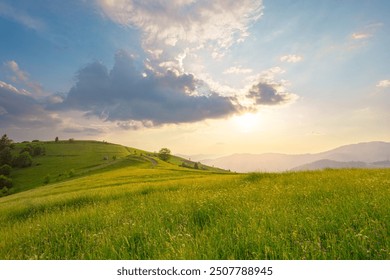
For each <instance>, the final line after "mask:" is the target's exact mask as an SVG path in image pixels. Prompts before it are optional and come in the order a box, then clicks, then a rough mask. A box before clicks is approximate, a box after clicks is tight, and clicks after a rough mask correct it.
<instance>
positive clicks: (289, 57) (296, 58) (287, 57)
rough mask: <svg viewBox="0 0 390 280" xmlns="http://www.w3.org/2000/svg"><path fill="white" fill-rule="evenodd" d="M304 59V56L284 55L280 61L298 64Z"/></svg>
mask: <svg viewBox="0 0 390 280" xmlns="http://www.w3.org/2000/svg"><path fill="white" fill-rule="evenodd" d="M302 59H303V57H302V56H300V55H296V54H289V55H284V56H282V57H281V58H280V61H282V62H290V63H296V62H300V61H301V60H302Z"/></svg>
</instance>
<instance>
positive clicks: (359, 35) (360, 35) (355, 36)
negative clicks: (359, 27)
mask: <svg viewBox="0 0 390 280" xmlns="http://www.w3.org/2000/svg"><path fill="white" fill-rule="evenodd" d="M371 36H372V35H371V34H369V33H353V34H352V35H351V37H352V39H355V40H361V39H366V38H368V37H371Z"/></svg>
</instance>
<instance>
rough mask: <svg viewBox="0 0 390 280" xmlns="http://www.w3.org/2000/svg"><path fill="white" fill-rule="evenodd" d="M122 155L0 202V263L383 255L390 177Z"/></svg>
mask: <svg viewBox="0 0 390 280" xmlns="http://www.w3.org/2000/svg"><path fill="white" fill-rule="evenodd" d="M100 145H103V144H100ZM95 148H96V147H95ZM111 148H113V147H111ZM111 148H109V149H111ZM117 148H118V150H117V149H116V148H115V149H114V150H115V151H113V153H116V154H117V155H118V159H117V160H116V161H112V160H110V162H111V163H110V164H108V163H107V162H104V163H100V165H99V166H98V167H96V166H95V167H92V166H90V165H92V164H90V163H91V162H99V161H101V156H102V155H103V154H107V153H108V152H107V150H105V151H104V152H102V153H100V154H99V155H98V156H97V157H96V158H94V159H93V158H92V159H90V160H85V161H84V164H81V165H79V166H75V167H72V165H71V164H70V163H66V164H65V167H64V169H65V170H64V171H62V172H65V171H68V170H70V168H73V169H74V170H75V176H74V177H69V176H68V177H67V178H66V179H64V180H62V181H61V180H58V182H56V181H54V182H53V181H52V182H51V183H49V184H47V185H42V184H41V185H40V186H37V185H38V182H36V183H35V185H34V184H33V185H31V186H30V187H28V188H27V189H22V188H19V190H20V191H19V192H18V193H15V194H12V195H9V196H6V197H2V198H0V225H1V227H0V259H283V260H285V259H385V260H388V259H390V170H389V169H387V170H386V169H377V170H358V169H356V170H324V171H316V172H291V173H280V174H272V173H251V174H235V173H227V172H225V173H220V172H216V171H215V170H212V171H207V170H195V169H189V168H183V167H179V166H178V165H177V164H170V163H166V162H162V161H160V160H157V159H156V162H155V163H156V164H154V163H153V161H150V160H149V159H148V158H145V157H143V156H141V155H135V153H134V151H132V150H128V149H124V148H123V147H121V146H117ZM122 148H123V149H122ZM104 149H107V148H104ZM62 152H63V151H62ZM49 154H50V153H49ZM110 156H112V154H110ZM46 157H47V156H46ZM49 158H50V157H49ZM53 158H54V157H53ZM46 160H48V159H43V158H42V162H46ZM175 160H177V159H175ZM87 163H88V164H87ZM79 164H80V161H79ZM102 164H103V165H102ZM85 165H87V167H88V166H89V167H88V168H86V166H85ZM39 166H44V164H42V165H39ZM39 166H37V167H35V168H38V167H39ZM31 168H34V167H31ZM57 168H58V166H57ZM26 170H27V169H26ZM31 170H32V169H31ZM83 170H84V171H85V172H84V173H83V172H81V171H83ZM87 171H88V172H87ZM18 172H22V171H18ZM29 172H32V171H29ZM55 172H60V171H59V170H57V171H51V173H52V174H55V176H57V177H58V174H62V173H61V172H60V173H55ZM41 173H42V175H43V174H44V172H43V171H42V172H41ZM23 174H25V173H23ZM28 175H29V176H32V175H31V174H29V173H28ZM17 176H19V179H20V180H21V181H23V180H25V181H28V180H27V179H26V178H27V177H25V175H23V176H22V174H21V173H20V174H19V173H18V174H17ZM52 176H53V178H54V177H55V176H54V175H52ZM57 177H55V178H57Z"/></svg>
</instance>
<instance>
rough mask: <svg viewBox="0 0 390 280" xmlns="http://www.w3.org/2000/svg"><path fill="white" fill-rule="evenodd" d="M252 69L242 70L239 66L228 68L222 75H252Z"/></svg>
mask: <svg viewBox="0 0 390 280" xmlns="http://www.w3.org/2000/svg"><path fill="white" fill-rule="evenodd" d="M252 71H253V70H252V69H249V68H242V67H241V66H239V67H235V66H233V67H229V68H228V69H226V70H225V71H224V72H223V74H249V73H252Z"/></svg>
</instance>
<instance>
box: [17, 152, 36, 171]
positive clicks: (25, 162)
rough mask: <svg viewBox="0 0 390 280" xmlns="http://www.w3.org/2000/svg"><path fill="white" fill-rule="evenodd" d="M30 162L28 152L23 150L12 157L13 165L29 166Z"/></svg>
mask: <svg viewBox="0 0 390 280" xmlns="http://www.w3.org/2000/svg"><path fill="white" fill-rule="evenodd" d="M31 164H32V158H31V155H30V154H29V152H27V151H24V152H23V153H21V154H20V155H19V156H17V157H16V158H15V159H14V166H16V167H29V166H31Z"/></svg>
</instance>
